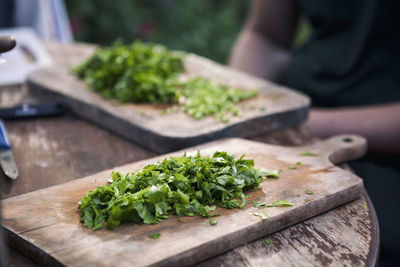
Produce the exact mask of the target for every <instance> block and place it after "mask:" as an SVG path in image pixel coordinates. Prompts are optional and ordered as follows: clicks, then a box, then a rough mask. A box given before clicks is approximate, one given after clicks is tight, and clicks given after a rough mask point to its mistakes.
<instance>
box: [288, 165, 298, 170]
mask: <svg viewBox="0 0 400 267" xmlns="http://www.w3.org/2000/svg"><path fill="white" fill-rule="evenodd" d="M287 168H288V169H289V170H296V169H297V167H296V166H288V167H287Z"/></svg>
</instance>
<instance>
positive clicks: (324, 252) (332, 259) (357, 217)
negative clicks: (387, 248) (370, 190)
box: [198, 196, 377, 267]
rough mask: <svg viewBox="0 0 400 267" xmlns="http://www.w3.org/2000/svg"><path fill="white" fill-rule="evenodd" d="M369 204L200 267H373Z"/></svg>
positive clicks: (335, 212)
mask: <svg viewBox="0 0 400 267" xmlns="http://www.w3.org/2000/svg"><path fill="white" fill-rule="evenodd" d="M367 201H368V199H367V196H363V197H361V198H359V199H357V200H354V201H353V202H351V203H349V204H347V205H343V206H340V207H338V208H337V209H334V210H332V211H330V212H327V213H324V214H322V215H320V216H317V217H314V218H311V219H309V220H306V221H304V222H302V223H300V224H296V225H294V226H292V227H289V228H287V229H284V230H282V231H280V232H277V233H274V234H272V235H267V236H264V237H263V238H262V239H259V240H257V241H254V242H251V243H248V244H246V245H244V246H241V247H239V248H236V249H234V250H232V251H230V252H228V253H225V254H223V255H221V256H220V257H218V258H213V259H211V260H208V261H205V262H203V263H201V264H199V265H198V266H199V267H206V266H226V267H227V266H255V267H257V266H277V267H280V266H282V267H283V266H335V265H336V266H337V265H341V266H373V263H372V264H371V262H370V263H368V264H366V262H367V258H368V254H369V252H370V251H377V250H376V249H375V250H370V245H371V244H374V242H373V241H372V240H371V239H372V237H371V235H370V234H369V232H370V231H371V230H372V229H371V227H373V223H372V220H371V217H370V214H369V212H368V207H367ZM349 214H351V216H349ZM266 239H267V240H270V241H272V242H273V243H272V244H266V243H265V242H264V240H266ZM343 244H346V245H343Z"/></svg>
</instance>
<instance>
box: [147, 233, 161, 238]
mask: <svg viewBox="0 0 400 267" xmlns="http://www.w3.org/2000/svg"><path fill="white" fill-rule="evenodd" d="M160 236H161V234H160V233H154V234H150V235H149V237H150V238H153V239H159V238H160Z"/></svg>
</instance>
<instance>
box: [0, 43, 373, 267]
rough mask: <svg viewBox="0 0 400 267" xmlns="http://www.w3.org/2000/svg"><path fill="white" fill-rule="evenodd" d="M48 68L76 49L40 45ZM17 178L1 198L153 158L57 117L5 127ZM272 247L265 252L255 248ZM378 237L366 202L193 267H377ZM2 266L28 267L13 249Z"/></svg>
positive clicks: (280, 140)
mask: <svg viewBox="0 0 400 267" xmlns="http://www.w3.org/2000/svg"><path fill="white" fill-rule="evenodd" d="M46 46H47V48H48V50H49V52H50V54H51V55H52V56H53V58H54V60H55V61H58V62H71V60H76V58H77V57H79V51H82V49H85V46H84V45H68V46H63V45H60V44H57V43H48V44H46ZM27 101H34V100H32V99H30V97H29V96H28V94H27V89H26V87H24V86H14V87H7V88H6V87H3V88H0V106H2V107H5V106H13V105H17V104H20V103H22V102H27ZM6 127H7V129H8V134H9V139H10V142H11V144H12V146H13V154H14V157H15V159H16V161H17V164H18V167H19V171H20V175H19V177H18V179H17V180H16V181H15V182H13V183H11V182H10V180H9V179H7V178H6V177H4V175H2V177H1V180H2V185H3V189H2V198H8V197H12V196H16V195H19V194H23V193H26V192H30V191H34V190H37V189H41V188H44V187H48V186H51V185H55V184H60V183H63V182H66V181H69V180H71V179H75V178H78V177H84V176H87V175H89V174H92V173H96V172H99V171H102V170H104V169H109V168H112V167H115V166H119V165H122V164H125V163H129V162H134V161H137V160H141V159H145V158H149V157H152V156H155V155H156V154H155V153H154V152H151V151H148V150H146V149H144V148H141V147H139V146H138V145H135V144H133V143H131V142H129V141H127V140H125V139H123V138H121V137H119V136H116V135H115V134H113V133H110V132H108V131H106V130H104V129H101V128H99V127H97V126H95V125H92V124H90V123H88V122H86V121H83V120H81V119H79V118H76V117H74V116H73V115H71V114H67V115H65V116H62V117H57V118H43V119H35V120H23V121H8V122H6ZM255 140H257V141H261V142H267V143H273V144H280V145H302V144H307V143H312V142H313V141H314V140H315V139H314V138H313V137H312V136H311V135H310V134H309V133H308V132H307V130H306V129H305V128H304V127H302V126H299V127H296V128H291V129H287V130H285V131H281V132H277V133H274V134H271V135H269V136H264V137H260V138H256V139H255ZM264 239H269V240H271V241H273V244H272V245H267V244H265V243H264V242H263V240H264ZM378 250H379V230H378V222H377V217H376V214H375V211H374V208H373V205H372V203H371V201H370V200H369V197H368V195H367V194H366V193H365V194H364V196H363V197H362V198H360V199H357V200H355V201H353V202H351V203H348V204H346V205H343V206H341V207H338V208H336V209H334V210H331V211H329V212H326V213H324V214H321V215H319V216H317V217H314V218H311V219H309V220H307V221H304V222H302V223H299V224H297V225H294V226H292V227H289V228H287V229H285V230H282V231H280V232H277V233H274V234H272V235H269V236H266V237H264V238H262V239H260V240H257V241H254V242H251V243H248V244H245V245H243V246H241V247H238V248H236V249H234V250H232V251H229V252H227V253H225V254H223V255H220V256H218V257H215V258H213V259H210V260H207V261H205V262H203V263H201V264H199V266H288V265H293V266H299V265H301V266H304V265H307V266H310V265H315V266H320V265H347V266H363V265H367V266H373V265H376V263H377V258H378ZM8 264H9V266H35V264H34V263H33V262H32V261H30V260H29V259H28V258H27V257H25V256H23V255H22V254H20V253H19V252H18V251H17V250H15V249H14V248H9V251H8Z"/></svg>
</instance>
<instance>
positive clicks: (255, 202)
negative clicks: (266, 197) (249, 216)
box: [252, 200, 267, 208]
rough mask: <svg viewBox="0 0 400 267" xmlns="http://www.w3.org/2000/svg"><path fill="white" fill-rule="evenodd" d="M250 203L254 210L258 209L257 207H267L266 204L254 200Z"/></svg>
mask: <svg viewBox="0 0 400 267" xmlns="http://www.w3.org/2000/svg"><path fill="white" fill-rule="evenodd" d="M252 203H253V206H254V207H256V208H259V207H261V206H265V205H267V203H266V202H264V201H260V202H257V201H254V200H253V201H252Z"/></svg>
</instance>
